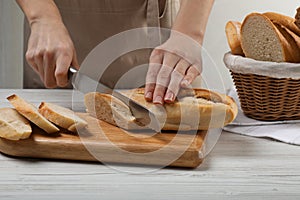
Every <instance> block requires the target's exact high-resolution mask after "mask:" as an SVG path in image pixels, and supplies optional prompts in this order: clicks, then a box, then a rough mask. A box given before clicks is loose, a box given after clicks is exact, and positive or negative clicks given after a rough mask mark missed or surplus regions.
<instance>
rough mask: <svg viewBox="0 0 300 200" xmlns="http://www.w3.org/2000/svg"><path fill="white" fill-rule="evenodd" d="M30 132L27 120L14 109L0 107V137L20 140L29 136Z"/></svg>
mask: <svg viewBox="0 0 300 200" xmlns="http://www.w3.org/2000/svg"><path fill="white" fill-rule="evenodd" d="M31 132H32V129H31V126H30V123H29V121H28V120H27V119H26V118H24V117H23V116H22V115H20V114H19V113H18V112H17V111H16V110H15V109H13V108H1V109H0V137H2V138H5V139H9V140H20V139H26V138H29V136H30V135H31Z"/></svg>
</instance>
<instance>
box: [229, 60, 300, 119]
mask: <svg viewBox="0 0 300 200" xmlns="http://www.w3.org/2000/svg"><path fill="white" fill-rule="evenodd" d="M225 64H226V62H225ZM226 66H227V64H226ZM230 71H231V75H232V78H233V80H234V84H235V86H236V89H237V93H238V96H239V99H240V102H241V108H242V110H243V112H244V114H245V115H246V116H248V117H250V118H254V119H258V120H263V121H276V120H297V119H300V79H292V78H274V77H269V76H264V75H258V74H253V73H241V72H235V71H233V70H232V69H231V70H230ZM299 71H300V68H299Z"/></svg>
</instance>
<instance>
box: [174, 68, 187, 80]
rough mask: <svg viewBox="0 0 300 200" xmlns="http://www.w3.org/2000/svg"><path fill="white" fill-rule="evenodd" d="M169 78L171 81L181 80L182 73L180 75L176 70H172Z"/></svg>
mask: <svg viewBox="0 0 300 200" xmlns="http://www.w3.org/2000/svg"><path fill="white" fill-rule="evenodd" d="M171 77H172V79H176V80H178V79H183V77H184V73H181V72H179V71H177V70H174V71H173V72H172V74H171Z"/></svg>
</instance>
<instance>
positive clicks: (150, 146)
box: [0, 113, 206, 168]
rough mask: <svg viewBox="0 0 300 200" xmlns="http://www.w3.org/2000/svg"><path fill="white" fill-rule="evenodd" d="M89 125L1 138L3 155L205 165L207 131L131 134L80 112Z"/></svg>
mask: <svg viewBox="0 0 300 200" xmlns="http://www.w3.org/2000/svg"><path fill="white" fill-rule="evenodd" d="M78 116H80V117H81V118H82V119H84V120H86V121H87V122H88V127H87V128H86V129H82V130H79V132H78V134H72V133H69V132H67V131H63V130H61V131H60V132H58V133H55V134H47V133H45V132H44V131H43V130H41V129H39V128H38V127H36V126H33V134H32V135H31V137H30V138H29V139H26V140H19V141H11V140H6V139H1V138H0V152H2V153H5V154H7V155H11V156H18V157H29V158H50V159H64V160H74V161H76V160H81V161H100V162H104V163H125V164H143V165H158V166H162V167H165V166H177V167H192V168H194V167H197V166H199V164H200V163H201V162H202V159H203V156H202V155H204V152H203V149H204V148H203V146H204V138H205V135H206V132H205V131H199V132H198V133H197V132H194V133H190V132H183V133H178V134H176V132H163V133H155V132H152V131H146V130H144V131H141V130H139V131H134V132H129V131H125V130H123V129H120V128H118V127H115V126H113V125H110V124H108V123H106V122H103V121H100V120H97V119H95V118H93V117H91V116H89V115H88V114H87V113H78Z"/></svg>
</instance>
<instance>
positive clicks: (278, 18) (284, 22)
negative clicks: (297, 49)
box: [263, 12, 300, 36]
mask: <svg viewBox="0 0 300 200" xmlns="http://www.w3.org/2000/svg"><path fill="white" fill-rule="evenodd" d="M263 15H264V16H266V17H268V18H269V19H270V20H271V21H272V22H273V23H274V24H279V25H281V26H284V27H286V28H288V29H289V30H291V31H292V32H294V33H295V34H296V35H298V36H300V29H299V28H298V27H297V26H296V24H295V19H294V18H292V17H289V16H286V15H282V14H279V13H275V12H266V13H263Z"/></svg>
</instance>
